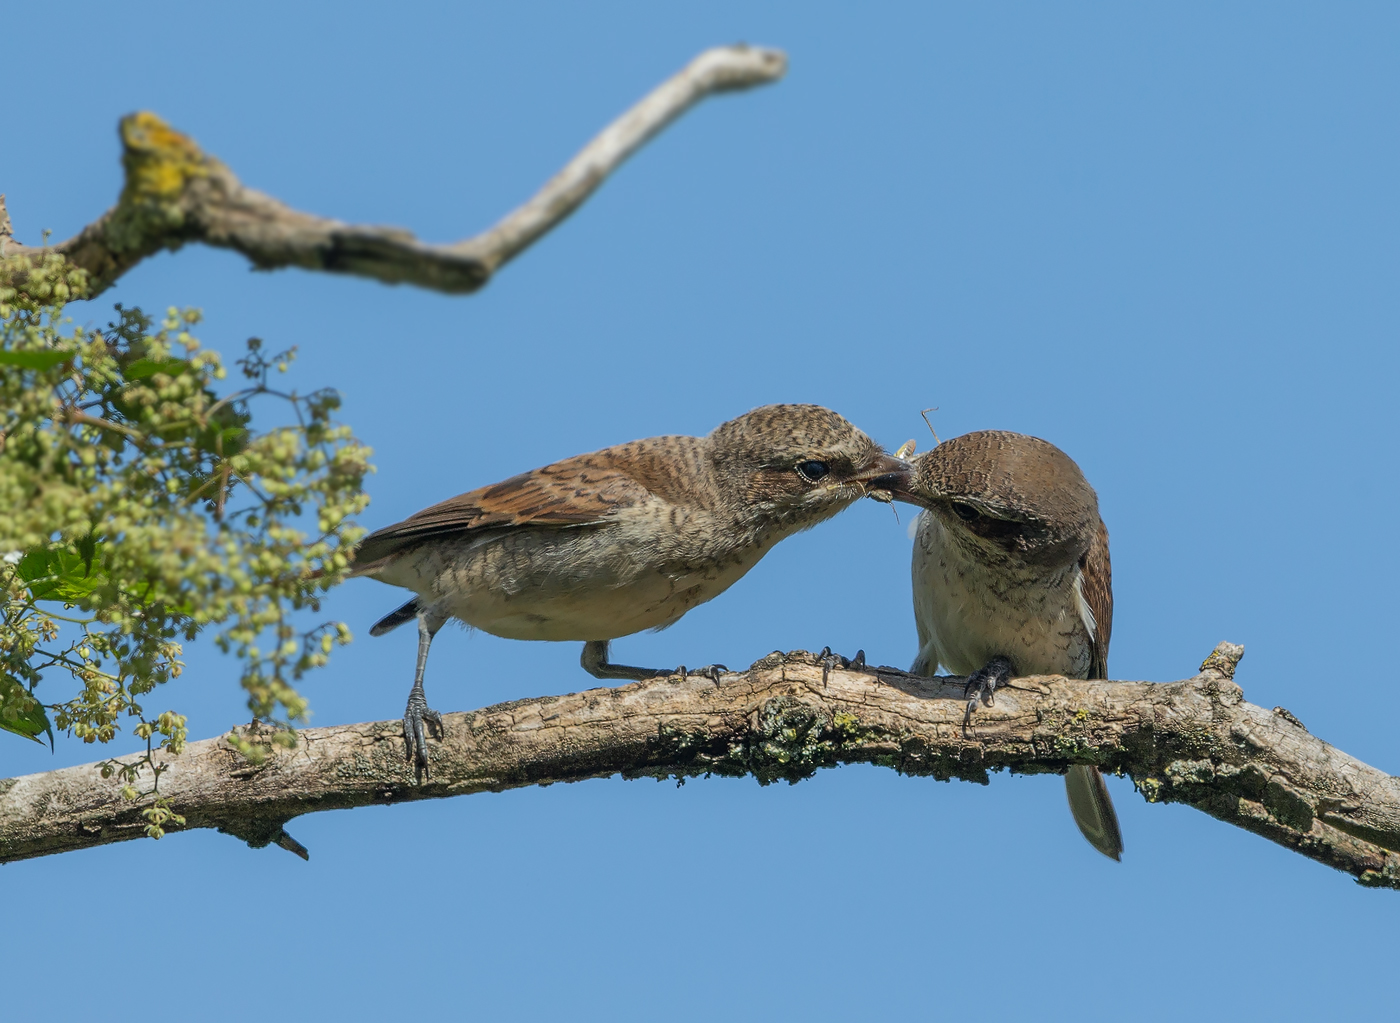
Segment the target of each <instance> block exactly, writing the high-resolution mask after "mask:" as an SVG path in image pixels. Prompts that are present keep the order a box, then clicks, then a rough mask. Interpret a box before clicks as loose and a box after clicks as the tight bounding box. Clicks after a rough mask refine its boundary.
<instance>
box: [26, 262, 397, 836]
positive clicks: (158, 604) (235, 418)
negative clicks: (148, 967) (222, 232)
mask: <svg viewBox="0 0 1400 1023" xmlns="http://www.w3.org/2000/svg"><path fill="white" fill-rule="evenodd" d="M12 259H13V257H12ZM12 269H13V268H12ZM18 271H19V272H17V273H15V274H12V275H10V278H9V280H10V282H17V283H20V284H21V287H15V286H13V283H11V284H0V728H3V729H5V730H6V731H9V732H13V733H16V734H18V735H22V736H27V737H29V738H32V739H35V740H36V741H37V740H38V737H39V736H40V735H43V734H47V735H48V737H49V740H50V742H52V741H53V728H54V727H57V728H59V729H61V730H66V731H68V732H70V733H71V734H72V735H74V736H76V737H78V738H80V739H82V740H83V741H84V742H107V741H109V740H110V739H112V738H113V737H114V736H115V735H116V733H117V730H118V728H119V722H120V721H121V719H123V718H128V719H129V718H135V719H136V724H135V725H134V728H133V731H134V732H135V734H136V735H137V736H138V737H139V738H142V739H144V740H145V741H146V744H147V752H146V755H145V756H143V757H140V758H137V759H135V760H132V761H128V762H123V761H118V760H109V761H107V762H106V763H105V764H104V771H103V773H104V775H105V776H108V777H110V776H112V775H113V774H114V773H115V774H117V775H118V777H120V778H121V780H123V781H124V782H125V786H124V792H125V793H126V795H127V796H128V798H131V799H147V798H149V799H150V800H151V806H150V807H148V808H147V809H146V810H145V811H144V812H145V813H146V816H147V819H148V827H147V831H148V833H150V834H152V835H153V836H154V837H159V836H160V835H161V834H162V833H163V826H164V825H165V824H166V823H167V822H170V821H172V820H173V821H174V822H175V823H181V821H180V819H179V818H178V816H177V815H175V814H174V812H173V810H172V809H171V808H170V807H169V805H168V804H167V803H166V802H165V800H164V799H163V798H162V797H160V794H159V779H160V770H161V768H160V767H159V764H158V762H157V760H156V759H155V758H154V756H153V754H154V750H155V748H156V746H157V745H159V746H160V747H162V748H165V749H167V750H168V751H170V752H171V753H172V754H173V753H178V752H179V750H180V748H181V746H182V745H183V743H184V741H185V737H186V735H185V719H184V717H183V716H182V715H180V714H178V713H175V712H174V711H165V712H162V713H158V714H152V713H149V712H148V711H147V710H146V708H145V706H144V705H143V704H144V702H148V694H150V693H151V692H152V691H153V690H154V689H155V687H156V686H158V685H160V684H161V683H164V682H167V681H169V680H170V679H172V678H175V677H176V676H178V675H179V674H180V670H181V662H180V660H179V658H180V654H181V642H182V641H188V640H191V639H193V638H194V637H195V636H196V635H198V634H199V633H200V632H201V631H203V630H204V629H206V628H207V627H210V626H213V627H214V629H215V632H214V636H215V640H216V642H217V644H218V645H219V646H220V647H221V648H222V649H223V650H225V651H231V652H233V653H235V654H236V655H237V657H238V658H239V659H240V661H241V665H242V679H241V681H242V685H243V687H244V689H245V690H247V693H248V706H249V708H250V709H251V710H252V712H253V715H254V717H255V718H256V719H258V720H261V721H267V722H270V723H272V724H273V725H274V726H276V732H275V735H276V738H277V741H279V742H281V743H282V744H284V745H292V744H294V743H295V732H294V731H293V730H292V723H293V722H296V721H299V720H303V719H304V718H305V716H306V711H307V704H306V701H305V699H304V698H303V697H302V696H301V695H300V694H299V693H298V692H297V689H296V686H295V683H296V682H297V680H298V679H300V678H301V677H302V676H303V674H304V673H305V672H307V671H308V670H310V669H312V668H315V667H319V666H321V665H323V664H325V663H326V660H327V658H328V656H329V654H330V652H331V650H332V648H333V647H334V646H336V645H337V644H344V643H346V642H349V639H350V633H349V630H348V629H347V628H346V627H345V625H344V624H343V623H339V622H325V623H321V624H318V625H315V626H313V627H311V628H309V629H308V628H304V627H303V625H304V624H305V623H304V622H303V621H302V616H300V615H298V614H297V612H300V611H303V610H309V611H313V612H314V611H317V610H319V598H320V596H321V594H322V593H323V592H324V591H325V590H326V589H328V588H330V587H331V586H332V585H334V584H335V583H337V582H339V581H340V579H342V578H343V577H344V573H345V571H346V569H347V567H348V553H349V551H350V548H351V545H353V543H354V542H355V541H356V540H357V539H358V538H359V537H360V536H361V535H362V531H361V530H359V529H358V528H357V527H356V526H355V525H354V523H353V521H352V518H353V516H355V515H356V514H357V513H359V512H360V511H361V510H362V509H363V508H364V507H365V505H366V503H367V500H368V499H367V497H366V496H365V493H364V490H363V482H364V477H365V474H366V473H367V472H369V471H370V466H369V462H368V456H369V450H368V449H367V448H365V447H364V446H362V445H360V444H359V443H357V442H356V441H355V439H354V438H353V437H352V436H351V434H350V432H349V429H348V428H347V427H345V426H343V425H340V424H338V423H337V422H335V420H334V418H333V415H334V413H335V412H336V410H337V408H338V406H339V398H338V396H337V395H336V394H335V392H333V391H329V390H322V391H316V392H314V393H311V394H306V395H299V394H297V393H295V392H288V391H283V390H279V389H277V388H276V387H275V386H273V384H274V382H275V380H276V376H277V375H280V374H281V373H284V372H285V371H286V370H287V367H288V363H289V362H290V361H291V359H292V357H293V353H294V350H293V351H287V352H282V353H280V354H276V355H268V354H267V353H265V352H264V350H263V348H262V344H261V342H260V341H258V340H257V339H253V340H250V341H249V342H248V348H247V353H246V355H244V357H243V358H241V359H239V360H238V362H237V365H238V366H239V368H240V369H241V371H242V376H243V382H242V386H241V387H239V388H238V389H236V390H233V391H232V392H231V393H225V394H222V395H221V394H219V393H218V391H217V390H216V387H217V383H218V382H219V381H221V380H223V379H224V378H225V368H224V366H223V363H222V362H221V360H220V358H219V356H218V354H217V353H215V352H212V351H210V350H208V349H205V348H202V347H201V346H200V344H199V342H198V341H197V340H196V339H195V338H194V337H192V336H191V334H190V332H189V331H190V328H192V327H193V326H194V325H195V323H197V322H198V319H199V316H198V314H197V313H196V312H194V311H192V310H186V311H183V312H180V311H177V310H175V309H173V308H172V309H171V310H169V312H168V313H167V314H166V316H165V318H164V320H163V322H162V323H160V324H159V326H158V327H157V325H155V324H154V323H153V322H152V320H151V319H150V318H149V317H147V316H145V315H144V314H143V313H141V311H140V310H137V309H123V308H122V307H121V306H117V311H118V318H117V320H116V321H115V322H113V323H112V324H111V325H110V326H109V327H107V328H106V329H104V330H84V329H83V328H82V327H76V326H72V325H71V324H70V323H68V322H67V321H66V320H65V319H64V318H63V317H62V310H63V304H64V302H65V301H66V300H67V299H68V298H70V297H79V296H80V295H81V293H82V288H83V284H84V282H83V280H82V279H81V276H80V274H78V273H76V272H75V271H74V270H73V269H72V267H71V266H69V265H68V264H66V263H65V262H64V261H63V260H62V259H61V257H57V256H50V257H48V258H46V259H45V260H43V261H30V262H28V263H27V264H26V265H25V266H24V267H21V268H18ZM21 288H22V290H21ZM257 399H263V400H264V401H275V402H281V403H282V407H283V409H284V412H285V413H286V415H285V416H284V417H283V418H284V419H285V420H286V421H287V425H283V426H277V427H275V428H269V429H263V430H259V429H256V428H255V427H254V425H253V413H254V403H255V401H256V400H257ZM259 407H260V408H261V403H260V405H259ZM259 416H260V418H261V417H262V416H263V413H262V412H261V411H260V412H259ZM262 421H265V419H263V420H262ZM56 676H57V679H58V680H59V681H58V682H57V684H55V677H56ZM41 679H43V680H44V686H43V689H42V691H41V692H36V687H37V686H38V684H39V682H40V680H41ZM55 691H58V692H55ZM51 693H53V694H54V695H52V696H51V695H50V694H51ZM235 745H239V747H240V749H242V752H243V753H244V754H245V755H246V756H249V757H252V758H257V757H258V756H259V755H260V753H261V747H255V746H253V745H251V744H243V743H239V742H237V741H235ZM245 746H246V748H244V747H245ZM143 778H145V779H148V784H143V782H142V779H143ZM138 786H142V787H138Z"/></svg>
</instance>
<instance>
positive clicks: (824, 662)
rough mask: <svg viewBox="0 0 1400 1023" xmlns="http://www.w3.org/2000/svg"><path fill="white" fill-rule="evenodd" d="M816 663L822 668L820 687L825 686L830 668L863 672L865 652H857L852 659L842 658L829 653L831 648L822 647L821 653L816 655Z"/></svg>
mask: <svg viewBox="0 0 1400 1023" xmlns="http://www.w3.org/2000/svg"><path fill="white" fill-rule="evenodd" d="M817 663H818V664H820V665H821V666H822V685H823V686H825V685H826V680H827V677H828V676H829V675H830V674H831V669H832V668H847V669H849V670H851V671H864V670H865V651H864V650H857V651H856V655H855V656H854V657H842V656H841V655H840V654H835V653H832V652H831V647H829V646H824V647H822V652H821V653H819V654H817Z"/></svg>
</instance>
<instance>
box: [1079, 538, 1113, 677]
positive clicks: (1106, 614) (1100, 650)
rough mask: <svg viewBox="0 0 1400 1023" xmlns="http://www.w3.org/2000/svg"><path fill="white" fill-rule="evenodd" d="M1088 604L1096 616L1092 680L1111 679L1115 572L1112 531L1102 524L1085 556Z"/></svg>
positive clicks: (1090, 672)
mask: <svg viewBox="0 0 1400 1023" xmlns="http://www.w3.org/2000/svg"><path fill="white" fill-rule="evenodd" d="M1083 566H1084V601H1085V603H1087V604H1088V605H1089V610H1090V611H1091V612H1093V615H1094V623H1095V625H1096V626H1097V627H1096V628H1095V630H1094V645H1093V653H1092V655H1091V657H1090V660H1089V677H1090V678H1108V641H1109V638H1110V637H1111V636H1112V635H1113V569H1112V568H1111V566H1110V565H1109V563H1108V527H1107V526H1105V525H1104V524H1103V520H1102V519H1100V520H1099V528H1098V531H1097V532H1096V533H1095V534H1094V540H1093V542H1092V543H1091V544H1090V545H1089V550H1088V552H1087V553H1086V554H1085V555H1084V561H1083Z"/></svg>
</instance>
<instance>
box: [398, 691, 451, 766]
mask: <svg viewBox="0 0 1400 1023" xmlns="http://www.w3.org/2000/svg"><path fill="white" fill-rule="evenodd" d="M424 723H426V724H427V729H426V732H425V729H424V727H423V726H424ZM428 734H431V735H432V736H433V738H435V739H437V740H438V741H439V742H441V741H442V737H443V735H444V734H446V733H445V730H444V729H443V726H442V715H441V714H439V713H438V712H437V711H435V710H433V709H432V708H431V707H429V706H428V699H427V697H426V696H424V695H423V687H422V686H421V685H415V686H414V687H413V690H412V691H411V692H410V693H409V694H408V707H407V709H405V710H404V712H403V741H404V754H405V755H406V756H407V758H408V762H409V763H410V764H412V765H413V770H414V775H415V777H417V778H426V777H428V739H427V735H428Z"/></svg>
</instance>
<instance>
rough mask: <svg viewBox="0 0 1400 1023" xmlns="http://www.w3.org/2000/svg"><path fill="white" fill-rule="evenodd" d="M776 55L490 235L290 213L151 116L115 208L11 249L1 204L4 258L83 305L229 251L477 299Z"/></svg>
mask: <svg viewBox="0 0 1400 1023" xmlns="http://www.w3.org/2000/svg"><path fill="white" fill-rule="evenodd" d="M786 68H787V58H786V57H785V56H784V55H783V54H782V53H781V52H779V51H777V50H767V49H759V48H755V47H748V46H729V47H722V48H719V49H713V50H707V51H705V52H704V53H702V54H700V55H699V56H698V57H696V58H695V59H694V60H693V61H691V62H690V63H689V64H688V65H686V67H685V68H683V69H682V70H681V71H680V72H679V73H677V74H676V75H675V76H674V77H672V78H670V79H668V80H667V81H665V82H663V83H662V84H661V85H660V86H658V87H657V88H656V89H655V90H653V91H652V93H651V94H650V95H648V96H647V97H646V98H645V99H643V100H642V101H641V102H640V103H638V104H637V105H636V106H634V107H633V108H632V109H631V110H629V111H627V113H625V114H623V115H622V116H621V117H619V118H618V119H617V120H616V121H614V122H613V123H612V124H611V125H609V126H608V127H607V128H606V129H604V131H603V132H602V134H600V135H599V136H598V137H597V138H595V139H594V140H593V141H592V142H590V143H589V144H588V145H587V146H585V147H584V148H583V149H582V150H581V151H580V152H579V154H578V155H577V156H575V157H574V158H573V159H572V160H571V161H569V163H568V164H567V165H566V166H565V167H564V169H563V170H561V171H560V172H559V173H558V174H556V175H555V176H554V177H553V178H551V179H550V181H549V182H548V183H547V184H546V185H545V186H544V187H543V188H542V189H541V190H540V191H539V193H538V194H537V195H535V197H534V198H532V199H531V200H530V201H529V202H527V203H525V205H523V206H521V207H520V208H518V209H516V210H515V211H513V212H512V213H510V214H509V215H507V216H506V217H505V218H504V219H503V220H501V221H500V223H498V224H496V226H494V227H492V228H491V229H489V230H488V231H486V232H484V233H482V234H480V235H477V236H476V237H475V238H468V239H466V240H464V241H460V242H456V243H453V244H447V245H434V244H429V243H427V242H422V241H419V240H418V239H417V238H416V237H414V235H413V234H412V232H410V231H406V230H403V229H402V228H396V227H381V226H374V225H363V224H347V223H344V222H342V221H339V220H331V219H329V218H326V217H318V216H314V215H312V214H309V213H302V212H300V211H298V210H294V209H291V208H290V207H288V206H286V205H284V204H283V203H281V202H279V201H278V200H276V199H274V198H272V197H271V196H269V195H265V194H264V193H262V192H259V191H256V190H254V189H251V188H248V187H246V186H245V185H243V183H242V182H240V181H239V180H238V178H237V176H236V175H235V174H234V173H233V171H231V170H229V168H228V167H226V166H225V165H224V164H223V163H221V162H220V161H219V160H217V159H215V158H214V157H212V156H210V155H208V154H206V153H204V152H202V151H201V150H200V148H199V146H198V145H196V144H195V142H194V141H193V140H192V139H190V138H189V137H188V136H186V135H182V134H180V133H179V132H177V131H175V130H174V129H172V128H171V127H169V125H167V124H166V123H165V122H164V121H162V120H161V119H160V118H158V117H156V116H155V115H154V114H150V113H139V114H132V115H131V116H129V117H126V118H123V120H122V122H121V139H122V147H123V152H122V164H123V167H124V168H125V171H126V183H125V185H124V187H123V189H122V193H121V196H120V198H119V199H118V200H117V204H116V205H115V206H114V207H112V208H111V209H110V210H108V211H107V212H106V213H104V214H103V215H102V216H101V217H99V218H98V219H97V220H95V221H94V222H93V223H91V224H89V225H88V226H87V227H85V228H83V230H82V231H80V232H79V233H78V234H76V235H75V236H74V237H72V238H69V239H68V240H67V241H65V242H61V243H59V244H57V245H54V246H48V247H40V246H27V245H21V244H19V243H17V242H15V241H14V240H13V236H12V234H11V233H10V229H9V219H8V217H7V216H6V215H5V212H4V207H3V196H0V257H7V256H25V257H31V258H32V257H37V256H42V255H43V254H44V253H47V252H58V253H60V254H62V255H63V256H64V257H66V258H67V259H68V261H69V262H70V263H72V264H74V265H75V266H77V267H78V268H80V269H82V270H85V271H87V274H88V286H89V289H90V290H89V293H88V294H89V297H91V296H92V295H96V294H98V293H99V292H101V291H103V290H104V289H105V288H107V287H110V286H111V284H112V283H113V282H114V281H116V280H117V278H119V277H121V275H122V274H124V273H126V272H127V271H128V270H130V269H131V268H132V267H133V266H135V265H136V264H137V263H139V262H140V261H141V260H143V259H145V258H146V257H147V256H150V255H152V254H154V253H156V252H158V251H160V250H161V249H178V248H179V247H180V246H182V245H184V244H185V243H187V242H204V243H205V244H206V245H216V246H219V247H221V248H229V249H234V250H236V251H238V252H241V253H243V254H244V255H245V256H247V257H248V258H249V259H250V260H251V261H252V262H253V264H254V265H255V266H257V267H259V268H260V269H265V270H270V269H275V268H278V267H285V266H299V267H304V268H306V269H308V270H327V271H331V272H333V273H348V274H357V275H360V276H363V277H374V278H377V279H379V280H381V281H387V282H389V283H401V282H402V283H408V284H417V285H419V286H420V287H424V288H432V289H434V290H437V291H445V292H451V293H464V292H470V291H476V290H477V289H478V288H480V287H482V286H483V285H484V284H486V282H487V281H488V280H490V278H491V275H492V274H493V273H495V272H496V270H497V269H499V268H500V267H501V265H502V264H504V263H506V262H507V261H508V260H510V259H512V258H514V257H515V256H517V255H519V254H520V253H521V252H522V251H524V249H526V248H527V247H528V246H529V245H530V244H531V243H532V242H534V241H535V239H537V238H539V237H540V236H541V235H542V234H544V233H545V232H547V231H549V230H550V229H551V228H553V227H554V226H556V225H557V224H559V223H560V222H561V221H562V220H564V219H565V218H566V217H568V215H569V214H570V213H572V212H573V211H574V210H576V209H578V207H579V206H581V205H582V204H583V202H584V201H585V200H586V199H587V198H588V197H589V196H590V195H592V194H593V192H594V191H595V190H596V189H597V188H598V186H599V185H601V184H602V183H603V181H604V179H606V178H607V177H608V175H609V174H611V173H612V172H613V171H614V170H616V169H617V167H618V166H619V165H620V164H621V163H622V162H623V161H624V160H626V159H627V157H629V156H631V155H632V153H634V152H635V151H636V150H637V149H639V148H640V147H641V146H642V145H644V144H645V143H646V142H647V140H649V139H650V138H651V137H652V136H653V135H655V134H656V133H657V132H659V131H661V129H663V128H665V127H666V126H667V125H668V124H670V123H671V122H672V121H673V120H675V119H676V118H677V117H679V116H680V115H681V114H683V113H685V112H686V111H687V110H689V109H690V108H691V107H692V106H694V105H695V104H696V103H698V102H699V101H700V100H702V99H704V98H705V97H707V96H711V95H714V94H715V93H718V92H727V91H732V90H736V89H747V88H750V87H752V86H755V85H763V84H766V83H769V82H774V81H777V80H778V79H779V78H781V77H782V75H783V73H784V71H785V70H786ZM25 272H26V271H25V269H24V267H23V264H22V263H18V262H16V263H14V264H13V265H12V266H11V267H10V268H8V269H7V268H6V267H4V266H3V265H0V286H6V285H9V286H15V287H20V288H22V286H23V283H24V282H23V279H22V278H23V275H24V273H25Z"/></svg>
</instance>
